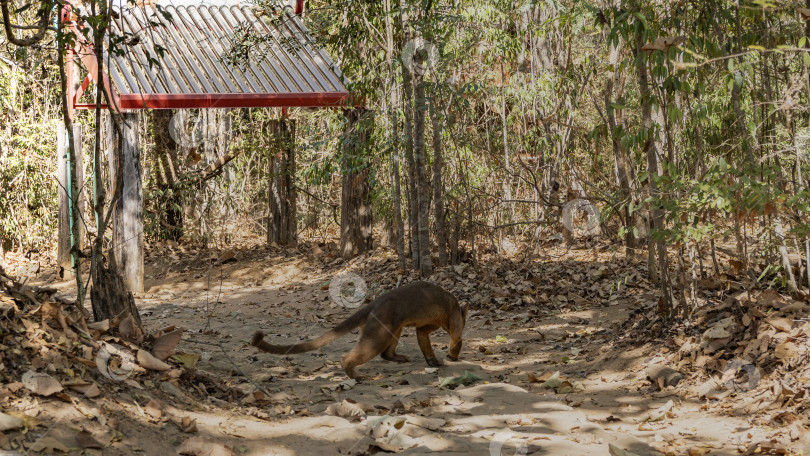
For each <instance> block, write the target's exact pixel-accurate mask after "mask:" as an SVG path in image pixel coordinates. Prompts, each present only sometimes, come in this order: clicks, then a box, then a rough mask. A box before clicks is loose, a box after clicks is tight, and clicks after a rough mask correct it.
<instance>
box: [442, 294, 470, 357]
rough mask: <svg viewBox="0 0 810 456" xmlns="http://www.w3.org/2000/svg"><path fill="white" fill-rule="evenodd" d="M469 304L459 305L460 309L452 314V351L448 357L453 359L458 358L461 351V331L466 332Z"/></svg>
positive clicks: (450, 329)
mask: <svg viewBox="0 0 810 456" xmlns="http://www.w3.org/2000/svg"><path fill="white" fill-rule="evenodd" d="M467 309H468V307H467V304H464V305H463V306H460V307H459V311H458V312H456V313H455V314H454V315H451V316H450V325H449V326H450V327H449V328H448V329H449V331H448V332H449V333H450V351H449V352H448V353H447V357H448V358H450V359H451V360H453V361H456V360H458V354H459V353H461V333H462V332H464V325H465V324H466V323H467Z"/></svg>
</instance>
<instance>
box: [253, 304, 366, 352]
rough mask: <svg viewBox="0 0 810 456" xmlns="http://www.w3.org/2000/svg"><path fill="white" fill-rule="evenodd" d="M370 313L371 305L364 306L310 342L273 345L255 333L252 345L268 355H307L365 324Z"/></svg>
mask: <svg viewBox="0 0 810 456" xmlns="http://www.w3.org/2000/svg"><path fill="white" fill-rule="evenodd" d="M370 312H371V306H370V305H366V306H363V307H362V308H361V309H360V310H358V311H357V312H355V313H354V314H352V316H350V317H349V318H347V319H346V320H344V321H343V322H342V323H341V324H339V325H337V326H335V327H334V328H333V329H331V330H329V331H327V332H325V333H323V334H322V335H321V336H320V337H317V338H315V339H312V340H308V341H306V342H301V343H298V344H293V345H272V344H268V343H267V342H265V341H264V333H263V332H261V331H256V332H255V333H253V338H251V340H250V345H253V346H254V347H256V348H258V349H259V350H262V351H266V352H268V353H275V354H277V355H294V354H296V353H305V352H308V351H312V350H317V349H319V348H321V347H323V346H325V345H329V344H330V343H332V342H334V341H335V340H337V339H339V338H340V337H342V336H343V335H345V334H347V333H348V332H350V331H351V330H353V329H354V328H356V327H358V326H360V325H361V324H363V322H364V321H365V320H366V317H368V314H369V313H370Z"/></svg>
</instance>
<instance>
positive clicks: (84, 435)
mask: <svg viewBox="0 0 810 456" xmlns="http://www.w3.org/2000/svg"><path fill="white" fill-rule="evenodd" d="M76 442H77V443H78V444H79V447H80V448H84V449H87V448H96V449H101V448H102V446H101V444H100V443H99V442H98V441H97V440H96V439H95V438H93V434H91V433H90V432H88V431H86V430H84V429H82V430H81V431H79V432H78V433H77V434H76Z"/></svg>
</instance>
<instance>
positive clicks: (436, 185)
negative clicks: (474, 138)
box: [430, 84, 447, 266]
mask: <svg viewBox="0 0 810 456" xmlns="http://www.w3.org/2000/svg"><path fill="white" fill-rule="evenodd" d="M431 87H433V93H432V96H431V109H430V121H431V123H432V125H433V208H434V214H435V215H434V216H435V218H436V243H437V244H438V250H439V259H438V261H439V266H444V265H446V264H447V227H446V222H445V218H444V185H443V182H442V171H443V168H444V157H443V154H444V150H443V148H442V132H443V128H442V121H441V119H440V117H439V116H440V113H439V112H438V107H439V106H438V103H437V101H438V100H437V96H438V93H437V90H436V84H432V85H431Z"/></svg>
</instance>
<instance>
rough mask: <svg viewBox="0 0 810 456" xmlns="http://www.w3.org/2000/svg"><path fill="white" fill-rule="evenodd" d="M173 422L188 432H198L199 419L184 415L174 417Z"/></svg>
mask: <svg viewBox="0 0 810 456" xmlns="http://www.w3.org/2000/svg"><path fill="white" fill-rule="evenodd" d="M172 422H173V423H174V424H176V425H177V427H179V428H180V430H181V431H183V432H185V433H187V434H193V433H195V432H197V420H195V419H194V418H191V417H188V416H183V417H179V418H172Z"/></svg>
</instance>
